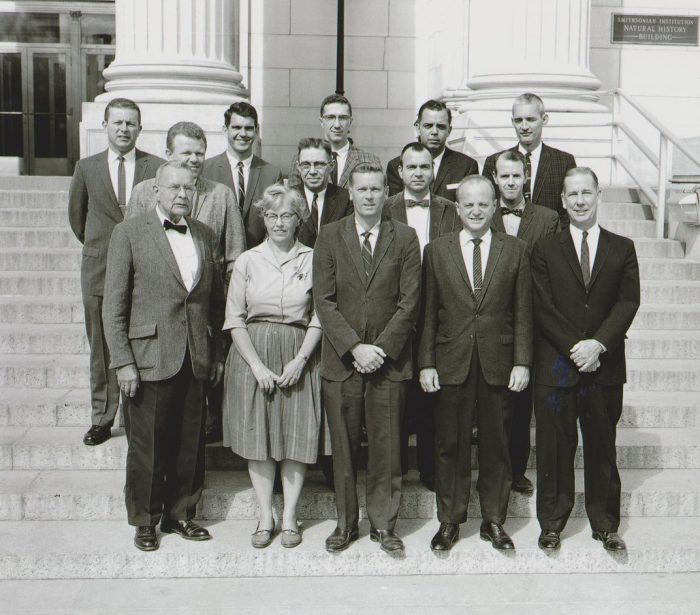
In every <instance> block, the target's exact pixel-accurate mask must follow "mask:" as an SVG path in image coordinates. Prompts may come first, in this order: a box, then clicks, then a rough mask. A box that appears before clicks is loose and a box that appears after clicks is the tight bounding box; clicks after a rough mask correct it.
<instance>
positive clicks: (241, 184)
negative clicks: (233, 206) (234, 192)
mask: <svg viewBox="0 0 700 615" xmlns="http://www.w3.org/2000/svg"><path fill="white" fill-rule="evenodd" d="M244 204H245V178H244V177H243V162H242V161H241V162H239V163H238V208H239V209H240V210H241V211H243V205H244Z"/></svg>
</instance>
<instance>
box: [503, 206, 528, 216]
mask: <svg viewBox="0 0 700 615" xmlns="http://www.w3.org/2000/svg"><path fill="white" fill-rule="evenodd" d="M524 211H525V210H524V209H510V208H509V207H501V215H502V216H507V215H508V214H513V215H514V216H518V218H522V217H523V212H524Z"/></svg>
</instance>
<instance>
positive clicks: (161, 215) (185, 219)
mask: <svg viewBox="0 0 700 615" xmlns="http://www.w3.org/2000/svg"><path fill="white" fill-rule="evenodd" d="M156 213H157V214H158V218H159V220H160V225H161V226H163V223H164V222H165V221H166V220H167V218H166V217H165V215H164V214H163V212H162V211H161V210H160V207H158V205H156ZM171 222H172V220H171ZM173 224H184V225H185V226H186V227H187V228H190V225H189V224H187V218H185V216H182V218H180V221H179V222H173Z"/></svg>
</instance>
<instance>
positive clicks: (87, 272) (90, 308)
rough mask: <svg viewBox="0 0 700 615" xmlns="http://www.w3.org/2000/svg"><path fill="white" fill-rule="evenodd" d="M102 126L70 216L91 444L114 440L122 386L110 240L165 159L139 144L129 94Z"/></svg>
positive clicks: (137, 116) (79, 168)
mask: <svg viewBox="0 0 700 615" xmlns="http://www.w3.org/2000/svg"><path fill="white" fill-rule="evenodd" d="M102 125H103V126H104V128H105V132H106V133H107V142H108V145H109V146H108V148H107V149H106V150H105V151H103V152H100V153H99V154H95V155H94V156H89V157H88V158H84V159H83V160H79V161H78V162H77V163H76V165H75V172H74V173H73V180H72V181H71V185H70V192H69V195H68V220H69V222H70V226H71V228H72V229H73V232H74V233H75V236H76V237H77V238H78V241H80V243H82V244H83V258H82V264H81V267H80V286H81V289H82V295H83V307H84V309H85V329H86V331H87V337H88V342H89V343H90V396H91V401H92V427H90V429H89V430H88V431H87V433H86V434H85V437H84V438H83V442H84V443H85V444H87V445H88V446H94V445H97V444H102V442H104V441H105V440H108V439H109V438H110V436H111V435H112V425H113V424H114V417H115V416H116V414H117V408H118V407H119V387H118V386H117V379H116V376H115V374H114V371H113V370H111V369H109V352H108V350H107V344H106V342H105V332H104V329H103V327H102V298H103V295H104V281H105V269H106V267H107V248H108V246H109V239H110V237H111V235H112V231H113V230H114V227H115V226H116V225H117V224H118V223H119V222H121V221H122V220H123V219H124V211H125V208H126V204H127V203H128V202H129V196H130V194H131V190H132V188H133V187H134V186H135V185H136V184H138V183H139V182H141V181H143V180H144V179H149V178H151V177H154V176H155V174H156V170H157V169H158V167H159V165H160V164H161V163H162V162H163V161H162V160H161V159H160V158H157V157H156V156H151V155H150V154H147V153H146V152H142V151H140V150H138V149H136V147H135V146H136V139H137V138H138V136H139V133H140V132H141V111H140V110H139V108H138V106H137V105H136V103H135V102H133V101H131V100H128V99H126V98H115V99H113V100H111V101H110V102H109V103H108V104H107V107H106V108H105V115H104V122H103V123H102Z"/></svg>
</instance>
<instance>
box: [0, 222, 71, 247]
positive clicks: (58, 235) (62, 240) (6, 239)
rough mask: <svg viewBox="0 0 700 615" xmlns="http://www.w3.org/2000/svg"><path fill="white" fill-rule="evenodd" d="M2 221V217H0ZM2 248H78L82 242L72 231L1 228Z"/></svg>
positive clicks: (0, 244)
mask: <svg viewBox="0 0 700 615" xmlns="http://www.w3.org/2000/svg"><path fill="white" fill-rule="evenodd" d="M0 220H2V215H0ZM0 246H2V247H4V248H41V247H44V248H78V249H80V247H81V246H80V242H79V241H78V240H77V239H76V238H75V235H73V231H71V230H70V229H61V228H32V227H27V228H25V227H20V226H17V227H9V228H0Z"/></svg>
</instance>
